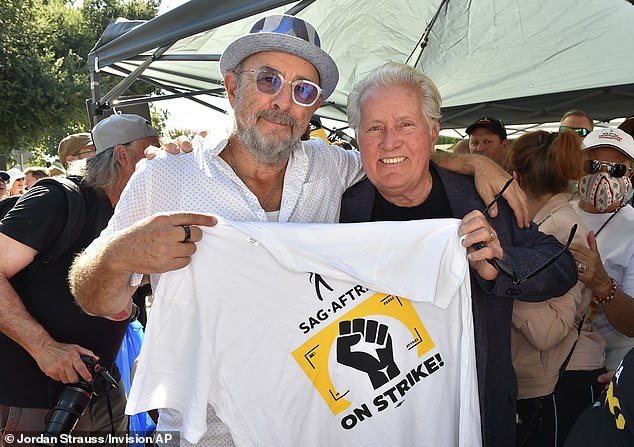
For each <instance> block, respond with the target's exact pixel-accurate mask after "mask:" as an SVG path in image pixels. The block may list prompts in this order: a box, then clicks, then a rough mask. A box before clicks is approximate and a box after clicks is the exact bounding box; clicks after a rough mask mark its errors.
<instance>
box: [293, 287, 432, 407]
mask: <svg viewBox="0 0 634 447" xmlns="http://www.w3.org/2000/svg"><path fill="white" fill-rule="evenodd" d="M372 315H384V316H387V317H391V318H393V319H396V320H398V321H399V322H401V323H402V324H403V325H404V326H405V327H406V328H407V329H408V331H409V333H411V335H412V338H411V340H410V341H408V342H407V343H406V346H404V348H405V349H407V350H409V351H411V350H414V349H416V352H417V357H418V358H420V357H422V356H423V355H424V354H425V353H426V352H428V351H429V350H430V349H432V348H434V346H435V345H434V342H433V341H432V340H431V338H430V336H429V334H428V333H427V330H426V329H425V326H424V325H423V322H422V321H421V319H420V317H419V316H418V313H417V312H416V310H415V309H414V307H413V306H412V303H411V302H410V301H409V300H408V299H405V298H401V297H398V296H395V295H386V294H384V293H375V294H374V295H372V296H371V297H369V298H368V299H367V300H365V301H364V302H363V303H361V304H359V305H358V306H356V307H355V308H354V309H352V310H351V311H350V312H348V313H347V314H345V315H343V316H342V317H341V318H339V319H337V320H336V321H333V322H332V323H331V324H329V325H328V326H326V327H325V328H324V329H323V330H321V331H320V332H319V333H317V334H315V335H314V336H313V337H311V338H310V339H309V340H308V341H307V342H306V343H304V344H303V345H302V346H300V347H299V348H297V349H296V350H295V351H293V357H294V358H295V360H296V361H297V363H299V365H300V366H301V368H302V369H303V370H304V372H305V373H306V375H307V376H308V378H309V379H310V380H311V382H312V383H313V385H314V386H315V388H316V389H317V391H318V392H319V394H320V395H321V396H322V398H323V399H324V401H325V402H326V403H327V404H328V406H329V407H330V409H331V410H332V412H333V414H335V415H337V414H339V413H340V412H342V411H343V410H345V409H346V408H348V407H349V406H350V402H349V401H347V400H346V399H345V395H346V393H347V392H348V391H347V390H346V391H343V390H336V389H335V387H334V385H333V383H332V379H331V374H330V371H329V368H328V359H329V357H330V351H331V349H332V347H333V345H334V344H335V342H336V340H337V337H339V335H340V333H339V323H340V322H342V321H353V320H355V319H362V318H365V317H368V316H372Z"/></svg>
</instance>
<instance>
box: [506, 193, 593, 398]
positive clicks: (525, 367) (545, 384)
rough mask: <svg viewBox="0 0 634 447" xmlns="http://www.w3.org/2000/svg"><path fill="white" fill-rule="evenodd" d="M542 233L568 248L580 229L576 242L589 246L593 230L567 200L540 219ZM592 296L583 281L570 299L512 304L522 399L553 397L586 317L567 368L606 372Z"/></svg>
mask: <svg viewBox="0 0 634 447" xmlns="http://www.w3.org/2000/svg"><path fill="white" fill-rule="evenodd" d="M533 220H534V221H535V223H537V224H538V225H539V229H540V230H541V231H542V232H543V233H546V234H552V235H553V236H555V237H556V238H557V239H558V240H559V241H561V242H562V243H564V242H566V240H567V239H568V235H569V233H570V228H571V227H572V226H573V225H574V224H575V223H576V224H577V225H578V227H577V233H576V235H575V239H574V242H575V243H579V244H584V245H585V246H587V245H588V242H587V235H588V229H587V227H586V226H585V224H584V223H583V222H582V220H581V218H579V216H578V215H577V213H576V212H575V210H574V209H573V208H572V207H571V206H570V203H569V202H568V200H567V199H566V196H565V194H557V195H555V196H553V197H552V198H551V199H550V200H549V201H548V202H546V204H545V205H544V206H543V207H542V208H541V209H540V210H539V212H538V213H537V215H536V216H535V218H534V219H533ZM591 300H592V291H591V290H590V289H589V288H588V287H586V286H585V285H584V284H583V283H582V282H581V281H578V282H577V284H576V285H575V286H574V287H573V288H572V289H570V290H569V291H568V292H567V293H566V294H565V295H563V296H560V297H557V298H551V299H549V300H547V301H544V302H541V303H528V302H524V301H518V300H516V301H515V302H514V303H513V329H512V334H511V336H512V337H511V340H512V355H513V367H514V368H515V373H516V375H517V385H518V399H527V398H531V397H540V396H545V395H547V394H549V393H552V392H553V391H554V389H555V385H556V384H557V380H558V378H559V368H561V365H562V364H563V362H564V360H565V359H566V357H567V356H568V353H569V352H570V350H571V348H572V346H573V344H574V342H575V340H577V331H578V327H579V322H580V321H581V319H582V318H584V316H585V320H584V324H583V326H582V328H581V334H580V335H579V341H578V342H577V344H576V346H575V349H574V353H573V355H572V358H571V359H570V362H569V363H568V367H567V368H566V369H567V370H568V371H570V370H594V369H598V368H601V367H603V364H604V361H605V340H604V339H603V336H602V335H601V334H599V332H598V331H597V329H596V328H595V327H594V325H593V324H592V323H591V322H590V321H588V317H589V316H590V315H589V312H590V310H589V307H590V302H591Z"/></svg>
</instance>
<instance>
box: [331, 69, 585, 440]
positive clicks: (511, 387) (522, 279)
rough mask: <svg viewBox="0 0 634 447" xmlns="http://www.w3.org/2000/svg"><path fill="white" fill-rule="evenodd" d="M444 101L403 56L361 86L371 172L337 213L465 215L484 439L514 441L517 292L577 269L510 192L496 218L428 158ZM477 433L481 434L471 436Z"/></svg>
mask: <svg viewBox="0 0 634 447" xmlns="http://www.w3.org/2000/svg"><path fill="white" fill-rule="evenodd" d="M440 105H441V100H440V93H439V92H438V89H437V88H436V86H435V85H434V83H433V82H432V81H431V79H429V78H428V77H427V76H425V75H424V74H423V73H421V72H420V71H418V70H416V69H415V68H413V67H411V66H408V65H404V64H398V63H394V62H391V63H387V64H385V65H383V66H381V67H379V68H377V69H376V70H375V71H373V72H371V73H370V74H369V75H368V76H367V77H366V78H365V79H363V80H361V81H360V82H359V83H358V84H357V85H356V86H355V87H354V89H353V90H352V92H351V93H350V96H349V97H348V118H349V123H350V126H351V127H352V128H353V129H354V130H355V134H356V137H357V141H358V142H359V150H360V152H361V161H362V163H363V168H364V169H365V172H366V174H367V176H368V178H367V179H365V180H362V181H361V182H359V183H357V184H356V185H354V186H352V187H350V188H349V189H348V190H347V191H346V192H345V193H344V196H343V199H342V203H341V216H340V222H367V221H379V220H392V221H393V220H412V219H429V218H447V217H454V218H459V219H462V224H461V226H460V230H459V235H460V236H462V237H463V246H465V247H466V249H467V258H468V260H469V264H470V267H471V290H472V308H473V321H474V329H475V347H476V362H477V373H478V387H479V395H480V409H481V420H482V435H483V440H484V445H485V446H494V447H497V446H500V447H502V446H510V445H514V444H515V400H516V394H517V386H516V382H515V375H514V372H513V365H512V362H511V314H512V310H513V299H521V300H525V301H543V300H545V299H548V298H550V297H554V296H560V295H563V294H564V293H565V292H566V291H567V290H568V289H570V288H571V287H572V286H573V285H574V284H575V283H576V282H577V270H576V266H575V263H574V260H573V258H572V255H571V254H570V252H569V251H567V250H565V251H564V250H562V248H563V247H562V245H561V244H560V243H559V242H558V241H557V240H556V239H555V238H554V237H552V236H547V235H545V234H543V233H540V232H539V231H538V230H537V227H536V226H535V224H531V226H530V227H529V228H519V227H518V226H516V225H515V223H514V222H513V215H512V213H511V211H510V208H509V207H508V204H507V203H506V201H500V202H499V214H498V216H497V217H496V218H495V219H491V221H489V220H488V219H487V217H485V215H484V214H483V212H484V211H485V208H487V207H486V204H485V203H483V201H482V199H480V197H478V195H477V193H476V190H475V186H474V183H473V178H472V177H469V176H464V175H460V174H455V173H452V172H449V171H447V170H445V169H442V168H440V167H439V166H438V165H437V164H435V163H434V162H433V161H431V160H430V159H431V154H432V152H433V148H434V142H435V141H436V138H437V137H438V133H439V131H440V124H439V118H440ZM549 260H552V261H553V262H552V263H551V264H548V261H549ZM421 268H425V266H421ZM461 441H463V440H461ZM470 441H473V443H474V445H475V444H476V442H475V440H464V442H465V443H466V444H469V442H470Z"/></svg>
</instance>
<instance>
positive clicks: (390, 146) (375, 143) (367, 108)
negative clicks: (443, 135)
mask: <svg viewBox="0 0 634 447" xmlns="http://www.w3.org/2000/svg"><path fill="white" fill-rule="evenodd" d="M360 110H361V116H360V122H359V126H358V132H357V139H358V141H359V150H360V151H361V161H362V163H363V168H364V169H365V172H366V174H367V176H368V178H369V179H370V181H371V182H372V183H373V184H374V186H376V188H377V190H378V191H379V192H380V193H381V195H382V196H383V197H385V199H387V200H389V201H390V202H392V203H394V204H396V205H399V206H409V207H411V206H416V205H419V204H421V203H423V202H424V201H425V199H426V198H427V196H428V195H429V191H430V190H431V184H432V180H431V174H430V172H429V159H430V158H431V154H432V151H433V149H434V143H435V142H436V139H437V138H438V133H439V131H440V125H439V123H438V121H437V120H434V121H433V126H432V128H431V129H430V127H429V124H428V123H427V120H426V118H425V115H424V114H423V99H422V95H421V93H420V92H419V91H418V90H417V89H415V88H414V87H410V86H403V85H396V86H391V87H380V88H377V89H374V90H372V91H369V92H368V93H366V94H365V97H364V98H363V99H362V102H361V109H360Z"/></svg>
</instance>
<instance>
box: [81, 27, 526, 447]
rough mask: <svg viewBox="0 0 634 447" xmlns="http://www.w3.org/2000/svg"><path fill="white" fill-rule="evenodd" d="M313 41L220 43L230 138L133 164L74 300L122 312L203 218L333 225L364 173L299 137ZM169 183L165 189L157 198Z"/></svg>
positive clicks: (327, 89) (317, 79) (346, 156)
mask: <svg viewBox="0 0 634 447" xmlns="http://www.w3.org/2000/svg"><path fill="white" fill-rule="evenodd" d="M320 45H321V44H320V39H319V36H318V34H317V32H316V30H315V29H314V28H313V27H312V26H311V25H310V24H309V23H308V22H306V21H304V20H302V19H300V18H298V17H294V16H288V15H272V16H268V17H264V18H262V19H260V20H258V21H257V22H256V23H255V24H254V25H253V27H252V28H251V30H250V32H249V33H248V34H247V35H245V36H242V37H240V38H238V39H236V40H235V41H233V42H232V43H231V44H230V45H229V46H228V47H227V48H226V50H225V51H224V53H223V55H222V57H221V59H220V69H221V71H222V74H223V76H224V85H225V88H226V90H227V96H228V99H229V102H230V104H231V106H232V107H233V109H234V115H235V128H234V130H233V132H232V133H231V134H230V135H229V136H228V138H221V139H216V140H211V139H209V138H208V139H206V140H204V141H202V142H201V141H200V140H198V141H194V143H195V144H198V145H199V147H198V150H195V151H194V155H193V156H184V157H171V156H166V155H165V154H162V155H158V156H157V157H156V158H155V159H153V160H152V161H149V162H146V163H144V164H140V166H139V168H138V171H137V173H136V174H135V176H134V178H133V179H132V181H131V183H130V185H129V187H128V188H127V189H126V191H125V193H124V195H123V196H122V199H121V201H120V203H119V205H118V206H117V212H116V213H115V215H114V217H113V219H112V220H111V222H110V223H109V225H108V228H107V229H106V230H105V231H104V233H102V236H101V237H100V238H99V239H98V240H96V241H95V243H94V244H92V245H91V246H90V247H89V248H88V249H87V250H86V253H85V254H83V255H82V256H80V257H78V258H77V260H76V262H75V265H74V266H73V268H72V270H71V274H70V280H71V285H72V289H73V293H74V294H75V296H76V298H77V300H78V302H79V304H80V305H81V306H82V307H83V308H84V309H85V310H86V311H87V312H89V313H92V314H95V315H103V316H111V315H113V314H119V313H121V312H122V311H123V312H125V309H128V308H129V305H130V304H129V303H130V297H131V296H132V293H133V291H134V289H135V288H136V286H137V285H138V284H140V275H137V274H135V273H143V274H153V275H152V278H151V279H152V284H153V286H154V285H156V282H157V281H158V277H159V274H160V273H163V272H167V271H171V270H176V269H179V268H181V267H184V266H185V265H187V264H188V263H189V262H190V258H191V255H192V254H193V253H194V252H195V250H196V247H195V244H194V243H195V242H197V241H199V240H200V239H201V237H202V230H201V229H200V228H198V227H197V226H196V225H207V226H210V225H214V224H215V223H216V219H215V218H214V217H213V216H210V215H206V214H202V213H207V212H214V213H217V214H218V215H220V216H222V217H225V218H227V219H231V220H236V221H260V222H266V221H274V222H329V223H332V222H336V221H337V219H338V216H339V205H340V201H341V196H342V194H343V192H344V191H345V189H346V188H347V187H349V186H350V185H352V184H354V183H356V182H357V181H359V180H361V178H363V172H362V170H361V163H360V160H359V154H358V153H357V152H355V151H345V150H343V149H341V148H339V147H337V146H333V145H328V144H326V143H325V142H324V141H323V140H311V141H305V142H302V141H301V139H300V138H301V136H302V135H303V133H304V131H305V130H306V128H307V126H308V123H309V120H310V118H311V117H312V116H313V114H314V112H315V111H316V110H317V108H318V107H319V106H320V105H321V104H322V102H323V101H324V100H326V99H327V98H328V97H329V96H330V95H331V94H332V93H333V91H334V89H335V86H336V84H337V81H338V78H339V73H338V69H337V66H336V64H335V62H334V61H333V60H332V58H331V57H330V56H329V55H328V54H327V53H326V52H325V51H324V50H322V49H321V47H320ZM454 161H455V160H454ZM448 162H451V160H448ZM483 163H484V162H483ZM483 169H484V168H483ZM489 169H490V168H489ZM487 172H490V171H487ZM483 174H484V175H485V176H486V175H487V173H486V172H483ZM166 183H167V184H169V185H170V190H169V193H164V194H161V193H158V191H163V190H164V189H165V184H166ZM494 183H495V181H494ZM499 183H500V182H498V184H497V185H494V186H491V189H490V192H491V194H490V196H491V197H492V196H493V195H494V194H495V193H496V192H497V190H496V189H497V188H498V187H499ZM502 183H503V181H502ZM176 211H188V212H189V213H182V212H181V213H174V212H176ZM520 220H522V218H520ZM210 268H213V267H210ZM149 325H151V323H149ZM164 405H165V407H171V408H166V409H164V410H162V411H161V413H160V417H159V426H158V430H159V431H161V430H180V429H181V427H182V425H183V421H182V419H181V416H180V414H181V413H184V412H186V411H187V405H186V403H184V402H179V403H174V402H164ZM174 410H177V411H174ZM207 428H208V431H207V433H206V434H205V435H203V437H202V439H201V440H199V441H198V440H196V441H198V442H199V443H201V444H202V445H207V446H209V445H213V446H231V445H233V440H232V438H231V434H230V432H229V430H228V429H227V427H225V426H224V424H223V423H222V422H221V421H220V420H219V419H218V418H217V417H216V416H215V413H214V411H213V409H212V408H211V407H210V408H209V409H208V419H207ZM183 444H186V442H185V441H183Z"/></svg>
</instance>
